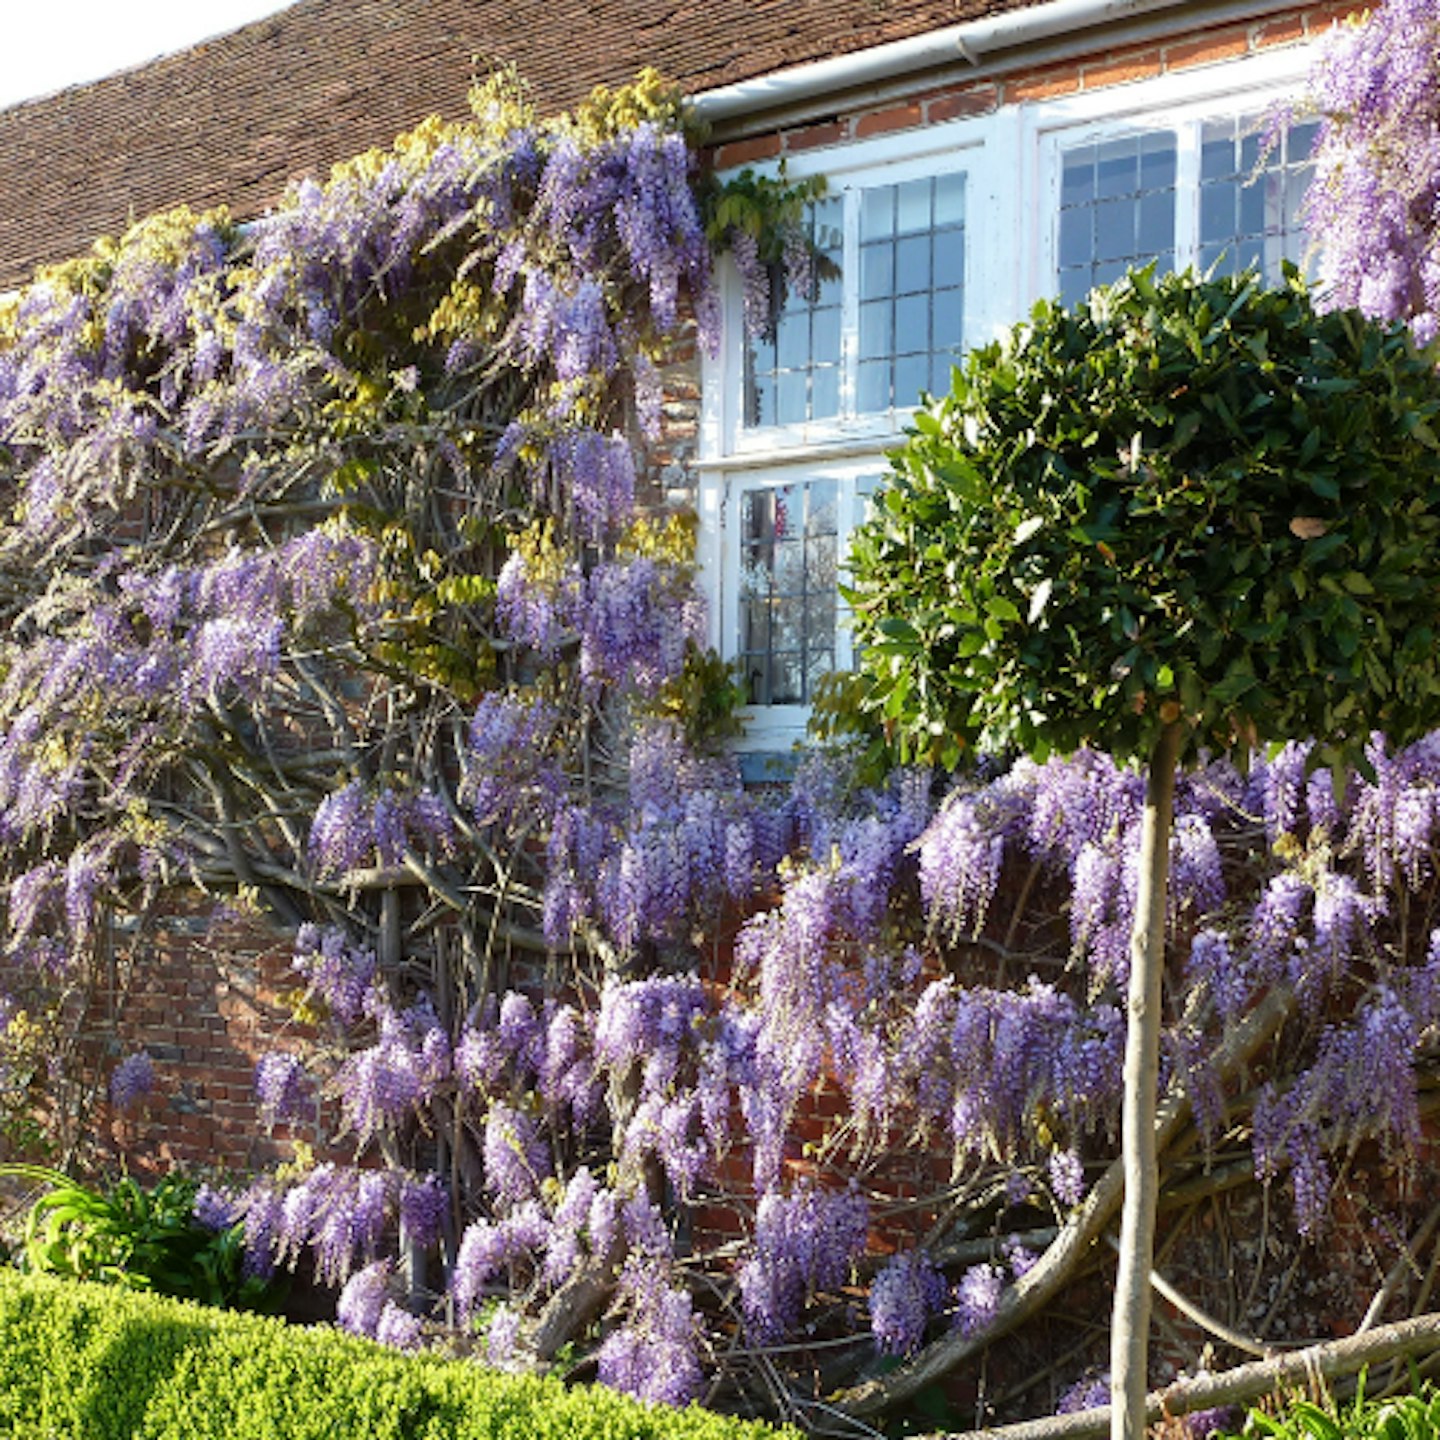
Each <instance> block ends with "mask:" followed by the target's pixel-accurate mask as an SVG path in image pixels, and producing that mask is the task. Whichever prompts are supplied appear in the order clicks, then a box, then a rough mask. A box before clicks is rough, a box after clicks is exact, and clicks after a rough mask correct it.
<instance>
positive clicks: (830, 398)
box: [810, 365, 840, 420]
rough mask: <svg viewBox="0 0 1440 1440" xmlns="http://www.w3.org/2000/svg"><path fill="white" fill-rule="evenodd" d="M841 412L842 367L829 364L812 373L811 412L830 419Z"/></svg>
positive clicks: (817, 417) (817, 418) (818, 417)
mask: <svg viewBox="0 0 1440 1440" xmlns="http://www.w3.org/2000/svg"><path fill="white" fill-rule="evenodd" d="M839 413H840V367H839V366H838V365H828V366H826V368H825V369H823V370H813V371H811V373H810V414H811V416H812V417H813V418H814V419H816V420H830V419H832V418H833V417H834V416H836V415H838V414H839Z"/></svg>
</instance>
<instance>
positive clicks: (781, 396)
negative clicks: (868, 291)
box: [744, 196, 845, 428]
mask: <svg viewBox="0 0 1440 1440" xmlns="http://www.w3.org/2000/svg"><path fill="white" fill-rule="evenodd" d="M807 224H808V225H809V227H810V235H811V238H812V240H813V241H814V243H815V245H816V246H817V247H818V248H819V249H820V250H821V252H822V253H823V254H825V255H827V256H829V258H830V259H831V260H833V261H834V262H835V263H836V265H837V266H838V265H839V264H840V260H841V252H842V250H843V247H844V235H845V232H844V208H843V201H842V200H841V199H840V197H838V196H832V197H831V198H830V199H828V200H822V201H817V202H816V203H815V204H814V205H812V206H811V207H810V209H809V212H808V215H807ZM839 307H840V282H839V280H837V279H832V280H826V281H822V282H821V283H820V285H819V288H818V292H817V293H816V294H814V295H802V294H796V293H793V292H792V293H790V294H788V295H787V296H786V299H785V308H784V312H783V314H781V315H780V317H779V319H778V321H777V324H776V328H775V334H774V336H771V337H766V336H762V337H759V338H747V340H746V344H745V376H744V384H745V406H744V415H745V423H746V425H747V426H750V427H752V428H754V427H759V426H764V425H775V424H781V425H796V424H803V423H804V422H806V421H807V420H813V419H817V418H824V417H825V416H827V415H834V414H835V413H836V412H837V410H838V386H836V385H835V384H833V383H827V384H823V385H812V383H811V380H812V376H813V373H814V372H815V371H816V370H817V369H818V368H819V367H824V366H836V365H838V364H839V363H840V308H839ZM827 403H828V406H829V408H828V409H827V408H826V405H827ZM817 406H818V407H819V408H817Z"/></svg>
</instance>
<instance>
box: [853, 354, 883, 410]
mask: <svg viewBox="0 0 1440 1440" xmlns="http://www.w3.org/2000/svg"><path fill="white" fill-rule="evenodd" d="M857 391H858V393H857V397H856V402H855V403H856V405H857V406H858V407H859V409H860V412H861V413H862V414H866V413H869V412H872V411H875V410H888V409H889V408H890V361H889V360H862V361H861V362H860V381H859V385H858V387H857Z"/></svg>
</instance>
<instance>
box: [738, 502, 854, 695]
mask: <svg viewBox="0 0 1440 1440" xmlns="http://www.w3.org/2000/svg"><path fill="white" fill-rule="evenodd" d="M839 498H840V482H839V481H837V480H833V479H820V480H811V481H801V482H797V483H795V484H793V485H777V486H769V487H758V488H755V489H750V490H744V491H742V492H741V493H740V497H739V502H740V503H739V513H740V525H741V532H742V533H741V552H742V553H741V566H740V593H739V602H740V612H739V619H740V627H739V629H740V633H739V642H740V643H739V652H740V653H739V658H740V661H741V664H742V668H743V670H744V673H745V678H746V688H747V691H748V693H749V698H750V701H751V703H753V704H757V705H791V704H805V703H808V701H809V699H810V697H811V690H812V687H813V684H814V681H815V679H817V678H818V677H819V675H821V674H823V673H826V672H828V671H829V670H830V669H832V668H833V666H834V648H835V629H836V615H837V611H838V607H839V595H838V591H837V589H836V578H837V576H836V565H837V562H838V559H839V537H838V535H837V533H836V532H837V529H838V525H839Z"/></svg>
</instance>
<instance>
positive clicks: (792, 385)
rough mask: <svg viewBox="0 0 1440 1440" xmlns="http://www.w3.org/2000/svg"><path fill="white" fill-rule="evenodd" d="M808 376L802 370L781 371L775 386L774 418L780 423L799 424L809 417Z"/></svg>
mask: <svg viewBox="0 0 1440 1440" xmlns="http://www.w3.org/2000/svg"><path fill="white" fill-rule="evenodd" d="M809 398H810V377H809V376H808V375H807V374H806V373H805V372H804V371H803V370H801V371H798V372H796V371H782V372H781V374H780V376H779V379H778V382H777V386H776V401H775V419H776V421H777V422H778V423H779V424H781V425H800V424H803V423H804V422H805V421H806V420H807V419H809V414H808V406H807V404H806V402H807V401H808V400H809Z"/></svg>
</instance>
